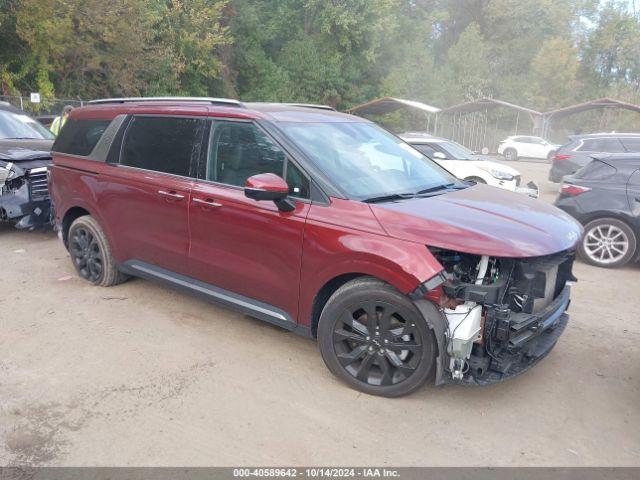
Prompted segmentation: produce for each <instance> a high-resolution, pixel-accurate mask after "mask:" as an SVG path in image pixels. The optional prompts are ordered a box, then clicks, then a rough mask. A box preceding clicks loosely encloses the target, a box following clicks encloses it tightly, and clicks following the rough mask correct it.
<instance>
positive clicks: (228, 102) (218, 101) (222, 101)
mask: <svg viewBox="0 0 640 480" xmlns="http://www.w3.org/2000/svg"><path fill="white" fill-rule="evenodd" d="M135 102H203V103H211V104H213V105H223V106H229V107H241V108H244V105H243V104H242V102H240V100H234V99H233V98H210V97H125V98H100V99H97V100H91V101H89V102H88V103H90V104H93V105H96V104H104V103H135Z"/></svg>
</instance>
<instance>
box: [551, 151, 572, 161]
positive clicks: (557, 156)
mask: <svg viewBox="0 0 640 480" xmlns="http://www.w3.org/2000/svg"><path fill="white" fill-rule="evenodd" d="M569 158H571V155H567V154H566V153H556V154H555V156H554V157H553V161H554V162H560V161H562V160H567V159H569Z"/></svg>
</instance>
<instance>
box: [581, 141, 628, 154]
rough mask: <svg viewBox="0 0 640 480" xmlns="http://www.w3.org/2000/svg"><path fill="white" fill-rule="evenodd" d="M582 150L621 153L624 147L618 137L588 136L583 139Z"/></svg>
mask: <svg viewBox="0 0 640 480" xmlns="http://www.w3.org/2000/svg"><path fill="white" fill-rule="evenodd" d="M578 151H580V152H602V153H621V152H624V151H625V150H624V147H623V146H622V143H620V140H618V139H617V138H587V139H585V140H583V142H582V146H580V147H579V148H578Z"/></svg>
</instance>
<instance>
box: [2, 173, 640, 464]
mask: <svg viewBox="0 0 640 480" xmlns="http://www.w3.org/2000/svg"><path fill="white" fill-rule="evenodd" d="M515 166H516V167H517V168H519V169H520V170H521V171H522V173H523V176H524V177H525V180H529V179H530V178H533V179H534V180H536V181H537V182H538V183H539V184H540V185H541V186H542V192H543V198H544V199H545V200H553V197H554V195H555V192H554V187H553V186H552V185H551V184H548V183H547V182H546V181H545V178H546V173H547V169H548V166H547V165H545V164H543V163H525V162H519V163H518V164H517V165H515ZM0 246H1V247H2V263H1V266H0V278H1V279H2V287H3V288H2V295H0V465H6V464H25V463H26V464H50V465H227V466H230V465H245V464H246V465H279V464H285V465H309V464H312V465H319V464H322V465H396V466H399V465H461V464H462V465H492V466H497V465H509V466H512V465H528V466H530V465H628V466H639V465H640V348H639V347H638V345H639V344H640V315H639V314H638V312H639V311H640V295H639V294H638V291H639V286H640V266H638V265H634V266H630V267H627V268H625V269H622V270H616V271H609V270H603V269H597V268H593V267H590V266H587V265H585V264H583V263H577V265H576V268H575V273H576V275H577V276H578V278H579V283H578V285H576V287H574V293H573V303H572V305H571V309H570V313H571V316H572V319H571V323H570V324H569V327H568V328H567V330H566V332H565V334H564V335H563V337H562V338H561V339H560V342H559V343H558V345H557V347H556V349H555V350H554V351H553V352H552V354H551V355H550V356H549V357H548V358H547V359H546V360H545V361H543V362H542V363H541V364H539V365H538V366H537V367H536V368H535V369H533V370H532V371H530V372H528V373H527V374H525V375H524V376H521V377H519V378H517V379H515V380H512V381H510V382H507V383H505V384H501V385H496V386H493V387H489V388H464V387H445V388H424V389H422V390H420V391H419V392H417V393H416V394H414V395H412V396H410V397H407V398H402V399H397V400H388V399H382V398H375V397H370V396H367V395H363V394H360V393H358V392H355V391H353V390H350V389H348V388H347V387H345V386H343V385H342V384H340V383H339V382H338V381H336V380H335V379H334V378H333V377H332V376H331V374H330V373H329V372H328V371H327V370H326V369H325V367H324V365H323V363H322V360H321V358H320V355H319V353H318V351H317V348H316V344H315V343H314V342H313V341H311V340H307V339H304V338H301V337H298V336H296V335H295V334H292V333H288V332H285V331H283V330H280V329H278V328H276V327H272V326H269V325H266V324H264V323H261V322H260V321H257V320H253V319H250V318H247V317H244V316H242V315H239V314H237V313H234V312H231V311H228V310H225V309H223V308H220V307H216V306H212V305H210V304H207V303H204V302H203V301H200V300H197V299H195V298H192V297H190V296H188V295H185V294H181V293H177V292H174V291H171V290H169V289H166V288H164V287H161V286H158V285H156V284H153V283H150V282H147V281H143V280H133V281H130V282H128V283H125V284H123V285H120V286H118V287H114V288H109V289H104V288H97V287H92V286H89V285H88V284H87V283H84V282H83V281H81V280H80V279H78V278H77V277H76V276H75V274H74V270H73V268H72V265H71V263H70V261H69V259H68V258H67V254H66V252H65V250H64V248H63V246H62V244H61V243H60V242H59V241H58V239H57V238H56V237H55V235H54V234H52V233H48V234H43V233H37V232H31V233H29V232H18V231H14V230H12V229H10V228H6V227H5V228H1V229H0Z"/></svg>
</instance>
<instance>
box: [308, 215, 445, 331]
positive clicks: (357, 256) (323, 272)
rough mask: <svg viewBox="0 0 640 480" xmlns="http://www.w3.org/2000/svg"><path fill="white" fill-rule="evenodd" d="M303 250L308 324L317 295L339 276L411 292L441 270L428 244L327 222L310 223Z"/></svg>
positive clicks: (407, 292) (405, 292)
mask: <svg viewBox="0 0 640 480" xmlns="http://www.w3.org/2000/svg"><path fill="white" fill-rule="evenodd" d="M328 230H329V231H330V233H331V234H329V232H328ZM303 251H304V254H303V259H302V272H301V281H300V284H301V288H300V308H299V312H300V316H299V319H298V321H299V323H301V324H303V325H307V326H310V325H311V320H312V311H313V304H314V300H315V298H316V295H318V293H319V292H320V291H321V289H322V288H323V287H324V286H325V285H326V284H327V283H328V282H330V281H331V280H333V279H335V278H337V277H340V276H342V275H346V274H360V275H368V276H372V277H376V278H379V279H380V280H383V281H385V282H387V283H388V284H390V285H392V286H393V287H395V288H396V289H398V290H399V291H400V292H402V293H404V294H409V293H410V292H412V291H414V290H415V289H416V288H417V287H418V286H419V285H420V284H421V283H423V282H424V281H426V280H428V279H430V278H432V277H433V276H435V275H436V274H438V273H439V272H440V271H442V266H441V265H440V263H439V262H438V261H437V260H436V259H435V258H434V257H433V255H432V254H431V253H430V252H429V250H428V249H427V247H426V246H425V245H422V244H419V243H415V242H409V241H405V240H399V239H395V238H392V237H387V236H384V235H379V234H375V233H365V232H362V231H353V230H351V231H347V230H346V229H337V228H335V227H332V226H326V225H319V224H316V225H313V224H312V225H309V224H307V227H306V229H305V239H304V247H303Z"/></svg>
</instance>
